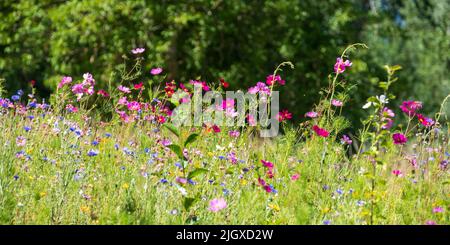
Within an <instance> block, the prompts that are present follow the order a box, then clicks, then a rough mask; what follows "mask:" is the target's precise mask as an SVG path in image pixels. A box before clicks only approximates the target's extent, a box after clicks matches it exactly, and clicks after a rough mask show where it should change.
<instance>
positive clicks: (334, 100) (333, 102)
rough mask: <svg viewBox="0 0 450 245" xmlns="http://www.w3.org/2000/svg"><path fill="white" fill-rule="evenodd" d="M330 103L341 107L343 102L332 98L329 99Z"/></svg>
mask: <svg viewBox="0 0 450 245" xmlns="http://www.w3.org/2000/svg"><path fill="white" fill-rule="evenodd" d="M331 104H332V105H334V106H336V107H341V106H342V105H344V103H342V101H340V100H337V99H332V100H331Z"/></svg>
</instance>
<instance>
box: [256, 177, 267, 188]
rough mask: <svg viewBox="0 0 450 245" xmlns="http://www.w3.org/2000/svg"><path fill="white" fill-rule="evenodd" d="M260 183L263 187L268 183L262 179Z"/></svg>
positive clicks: (259, 179)
mask: <svg viewBox="0 0 450 245" xmlns="http://www.w3.org/2000/svg"><path fill="white" fill-rule="evenodd" d="M258 183H259V184H260V185H262V186H265V185H266V181H264V180H263V179H261V178H258Z"/></svg>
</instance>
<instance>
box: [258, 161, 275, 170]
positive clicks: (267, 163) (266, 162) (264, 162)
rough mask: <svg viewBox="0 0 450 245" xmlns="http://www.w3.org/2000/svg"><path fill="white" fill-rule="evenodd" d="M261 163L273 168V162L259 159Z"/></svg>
mask: <svg viewBox="0 0 450 245" xmlns="http://www.w3.org/2000/svg"><path fill="white" fill-rule="evenodd" d="M261 163H262V164H263V165H264V167H266V168H269V169H272V168H273V166H274V165H273V163H271V162H269V161H265V160H261Z"/></svg>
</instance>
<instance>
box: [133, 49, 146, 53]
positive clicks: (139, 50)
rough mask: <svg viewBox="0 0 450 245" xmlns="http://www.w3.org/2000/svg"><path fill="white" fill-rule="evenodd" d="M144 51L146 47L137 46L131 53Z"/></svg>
mask: <svg viewBox="0 0 450 245" xmlns="http://www.w3.org/2000/svg"><path fill="white" fill-rule="evenodd" d="M144 51H145V48H135V49H133V50H131V53H133V54H142V53H144Z"/></svg>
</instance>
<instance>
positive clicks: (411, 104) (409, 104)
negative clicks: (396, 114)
mask: <svg viewBox="0 0 450 245" xmlns="http://www.w3.org/2000/svg"><path fill="white" fill-rule="evenodd" d="M421 108H422V102H420V101H412V100H408V101H403V103H402V105H401V106H400V109H401V110H402V111H403V112H404V113H406V115H408V116H409V117H413V116H415V115H416V112H417V111H418V110H420V109H421Z"/></svg>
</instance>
